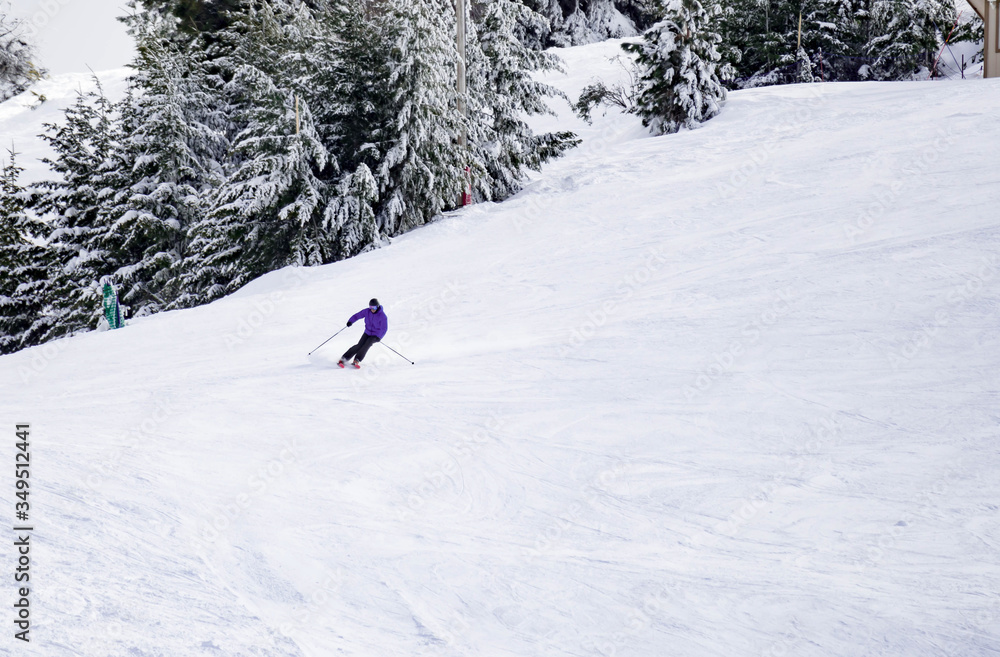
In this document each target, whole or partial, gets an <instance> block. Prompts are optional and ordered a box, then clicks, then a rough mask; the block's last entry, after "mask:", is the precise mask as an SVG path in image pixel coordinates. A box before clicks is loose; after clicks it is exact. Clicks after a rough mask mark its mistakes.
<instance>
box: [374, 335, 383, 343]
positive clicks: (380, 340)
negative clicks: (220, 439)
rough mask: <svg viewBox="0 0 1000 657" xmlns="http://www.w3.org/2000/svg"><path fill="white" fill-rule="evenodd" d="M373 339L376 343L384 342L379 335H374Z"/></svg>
mask: <svg viewBox="0 0 1000 657" xmlns="http://www.w3.org/2000/svg"><path fill="white" fill-rule="evenodd" d="M372 337H373V338H375V342H382V338H380V337H378V336H377V335H373V336H372Z"/></svg>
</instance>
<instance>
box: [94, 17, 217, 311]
mask: <svg viewBox="0 0 1000 657" xmlns="http://www.w3.org/2000/svg"><path fill="white" fill-rule="evenodd" d="M130 23H131V27H132V32H133V36H134V37H135V38H136V44H137V51H138V54H137V56H136V59H135V61H134V62H133V64H132V67H133V68H134V69H135V71H136V73H135V74H134V75H133V76H132V77H131V78H130V79H129V83H130V85H131V93H130V94H129V96H128V97H127V98H126V99H125V101H124V102H123V104H122V110H121V116H122V119H121V122H120V127H121V128H124V129H123V130H120V131H119V134H120V136H119V139H117V140H115V151H116V152H115V153H113V156H112V159H113V160H114V161H115V162H116V165H117V166H116V167H115V168H114V170H113V174H115V175H116V180H117V184H116V185H115V187H116V189H115V193H114V197H113V202H112V204H111V205H112V207H111V208H110V210H109V212H110V219H111V220H112V221H113V223H112V226H111V232H112V234H111V236H110V237H109V240H108V243H109V245H113V259H114V261H115V262H116V263H118V264H119V265H120V266H119V268H118V269H117V270H116V271H115V274H114V278H113V282H115V283H117V284H118V286H119V298H120V299H121V301H122V303H123V304H125V305H126V306H129V307H131V309H132V314H133V315H136V316H142V315H146V314H151V313H155V312H158V311H160V310H162V309H164V308H167V307H170V306H171V305H172V304H174V303H175V302H176V301H177V300H178V299H179V298H180V297H181V296H183V295H184V290H183V289H182V287H181V281H182V278H181V274H182V265H183V261H184V258H185V257H186V256H187V242H188V232H189V230H190V228H191V227H192V226H193V225H194V223H195V222H196V221H197V220H198V219H199V218H200V216H201V215H202V213H203V211H204V204H205V198H206V196H207V195H208V194H209V193H210V191H211V189H212V183H213V174H214V172H216V171H217V170H218V167H219V164H218V161H217V159H216V158H217V157H218V156H219V155H220V154H221V153H223V152H224V151H225V148H226V139H225V135H224V134H223V133H221V132H219V131H217V130H215V129H213V128H212V127H211V126H210V125H206V121H207V120H209V121H210V120H211V119H212V118H213V117H214V114H215V111H216V108H215V107H213V105H214V104H215V102H216V98H218V97H219V96H220V95H221V94H220V93H218V90H217V89H214V88H213V86H214V85H213V78H211V77H209V76H207V75H206V74H205V66H204V63H203V59H204V58H203V55H202V51H201V50H200V49H199V48H197V47H191V45H190V43H191V42H188V41H183V40H178V39H171V38H170V36H171V34H172V32H173V31H174V30H175V29H176V27H175V21H174V20H173V19H172V18H166V19H164V18H163V17H161V16H159V15H157V14H156V13H153V12H149V11H146V12H143V13H141V14H133V17H132V18H131V20H130ZM213 91H214V92H216V93H214V94H213V93H212V92H213Z"/></svg>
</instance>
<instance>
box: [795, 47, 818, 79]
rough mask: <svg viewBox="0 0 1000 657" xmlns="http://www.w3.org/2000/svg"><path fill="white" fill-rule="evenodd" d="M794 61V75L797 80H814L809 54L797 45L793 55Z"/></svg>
mask: <svg viewBox="0 0 1000 657" xmlns="http://www.w3.org/2000/svg"><path fill="white" fill-rule="evenodd" d="M795 63H796V65H797V68H798V72H797V73H796V77H797V79H798V81H799V82H805V83H810V82H815V78H813V66H812V61H811V60H810V59H809V54H808V53H807V52H806V49H805V48H802V47H799V50H798V52H797V53H796V55H795Z"/></svg>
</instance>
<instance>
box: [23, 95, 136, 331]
mask: <svg viewBox="0 0 1000 657" xmlns="http://www.w3.org/2000/svg"><path fill="white" fill-rule="evenodd" d="M95 84H96V90H95V91H90V92H87V93H81V94H79V95H78V97H77V100H76V102H75V103H74V104H73V105H72V106H70V107H69V108H67V109H66V110H65V119H66V121H65V123H64V124H62V125H58V124H45V134H43V135H42V138H43V139H44V140H46V141H47V142H48V143H49V145H50V146H51V148H52V150H53V151H55V159H53V160H50V159H46V160H44V162H46V163H47V164H48V165H49V168H50V169H51V170H52V171H53V173H55V174H56V180H53V181H49V182H44V183H40V184H39V185H38V186H36V187H35V188H33V189H32V193H33V194H35V195H36V196H37V203H36V206H37V211H38V212H39V214H45V215H48V216H49V226H50V229H51V230H50V233H49V235H48V236H47V243H48V249H49V252H50V255H51V259H50V261H49V262H50V271H49V273H48V279H49V285H48V286H47V288H46V293H47V299H46V301H47V304H46V312H45V313H44V314H43V315H42V316H41V317H40V318H39V320H38V323H37V325H36V326H35V327H34V328H33V329H32V335H34V336H37V340H38V341H39V342H44V341H47V340H50V339H52V338H56V337H59V336H62V335H69V334H72V333H74V332H77V331H82V330H89V329H93V328H95V327H96V326H97V321H98V319H99V318H100V316H101V303H100V290H99V285H98V284H99V281H100V279H101V278H102V277H104V276H108V275H111V274H113V273H114V272H115V270H116V269H117V265H116V264H115V262H114V260H113V258H112V255H111V253H110V251H109V249H108V246H107V238H108V236H109V231H110V224H109V222H108V217H107V207H106V205H107V199H108V195H109V193H110V192H109V191H108V190H107V189H106V187H105V182H106V170H105V165H106V162H107V159H108V157H109V154H110V153H111V151H112V145H113V143H112V123H111V122H112V112H113V107H112V104H111V102H110V101H108V99H107V97H106V96H105V95H104V92H103V89H102V88H101V85H100V81H99V80H97V79H96V77H95Z"/></svg>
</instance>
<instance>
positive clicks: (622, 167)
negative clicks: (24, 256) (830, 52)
mask: <svg viewBox="0 0 1000 657" xmlns="http://www.w3.org/2000/svg"><path fill="white" fill-rule="evenodd" d="M613 50H614V44H598V45H596V46H588V47H583V48H579V49H572V50H570V51H568V52H567V53H566V55H567V60H568V62H569V66H570V69H569V75H567V76H563V77H560V76H556V78H555V81H556V82H557V83H558V84H560V85H562V86H563V87H564V88H566V89H568V90H575V89H578V88H580V87H581V86H582V85H583V84H585V83H586V82H587V80H588V79H589V77H590V76H591V75H593V74H594V72H596V71H599V70H608V68H609V65H608V64H607V63H606V61H605V60H604V57H605V56H606V55H607V54H608V53H609V52H611V51H613ZM998 111H1000V84H998V81H993V80H988V81H976V82H964V83H946V82H942V83H905V84H874V83H868V84H835V85H810V86H796V87H781V88H769V89H758V90H753V91H745V92H740V93H737V94H734V95H732V97H731V100H730V102H729V104H728V105H727V107H726V109H725V111H724V112H723V114H722V115H721V116H720V117H718V118H717V119H714V120H713V121H711V122H710V123H708V124H707V125H706V126H705V127H704V128H703V129H700V130H697V131H692V132H684V133H681V134H678V135H674V136H670V137H663V138H655V139H654V138H640V135H641V129H640V128H639V127H638V126H637V125H636V123H635V121H634V119H632V118H630V117H621V116H617V115H614V114H609V115H608V116H607V117H602V118H599V119H597V120H596V121H595V123H594V125H593V126H590V127H587V126H582V124H580V123H579V122H577V121H576V120H575V119H570V118H567V117H565V116H564V117H563V118H562V119H561V120H560V122H559V125H563V126H568V125H571V126H573V127H575V128H579V129H580V130H581V132H582V134H584V136H585V137H586V142H585V143H584V145H583V146H582V147H581V148H580V149H579V150H578V151H576V152H574V153H572V154H570V155H569V156H568V157H566V158H564V159H563V160H560V161H558V162H555V163H553V164H551V165H550V166H548V167H547V168H546V169H545V171H544V172H543V174H541V175H539V176H537V177H536V178H535V179H533V181H532V183H531V185H530V186H529V187H528V188H527V189H526V190H525V191H524V192H523V193H521V194H520V195H518V196H517V197H516V198H514V199H512V200H510V201H508V202H506V203H502V204H495V205H489V204H486V205H480V206H476V207H473V208H471V209H468V210H466V211H463V212H460V213H457V214H455V215H453V216H449V217H447V218H443V219H442V220H441V221H439V222H437V223H435V224H432V225H430V226H428V227H426V228H423V229H421V230H418V231H415V232H413V233H410V234H408V235H406V236H404V237H402V238H400V239H397V240H395V241H394V243H393V244H392V245H391V246H389V247H387V248H384V249H382V250H379V251H377V252H373V253H369V254H365V255H363V256H361V257H358V258H355V259H353V260H350V261H347V262H343V263H338V264H335V265H331V266H327V267H320V268H314V269H305V270H284V271H280V272H275V273H273V274H271V275H268V276H265V277H263V278H262V279H259V280H258V281H256V282H254V283H252V284H250V285H248V286H247V287H246V288H245V289H244V290H242V291H241V292H240V293H238V294H236V295H234V296H232V297H230V298H227V299H224V300H221V301H219V302H217V303H214V304H212V305H210V306H207V307H202V308H197V309H193V310H189V311H183V312H173V313H166V314H163V315H158V316H154V317H151V318H145V319H142V320H138V321H135V322H134V323H132V324H131V325H130V326H128V327H126V328H125V329H124V330H121V331H116V332H110V333H92V334H88V335H84V336H80V337H77V338H73V339H68V340H61V341H58V342H55V343H52V344H50V345H47V346H44V347H41V348H36V349H31V350H27V351H25V352H22V353H20V354H15V355H13V356H8V357H4V358H2V359H0V400H2V401H0V418H2V421H0V427H7V429H6V430H7V431H8V443H7V444H8V446H7V447H6V448H5V450H6V452H5V453H6V454H7V456H8V458H9V459H13V450H14V447H13V444H12V443H13V442H14V440H13V435H12V434H13V425H14V423H15V422H26V421H27V422H30V423H32V427H33V431H34V434H33V435H34V438H33V441H34V442H33V466H32V467H33V471H32V485H33V487H34V488H33V489H32V490H33V495H34V498H33V503H34V506H33V514H34V515H33V521H34V524H35V527H36V534H35V539H34V540H35V541H36V546H35V552H34V553H33V557H34V558H35V559H36V560H37V561H36V562H35V563H36V568H37V570H36V571H34V574H33V577H34V579H33V580H32V582H33V584H34V587H35V588H34V593H33V596H34V600H33V604H35V605H36V606H35V608H34V609H35V611H34V613H35V616H34V618H35V621H36V625H35V626H34V629H33V635H32V636H33V639H34V642H33V643H32V644H31V646H29V647H25V646H21V645H18V646H17V648H16V649H15V648H11V647H10V646H11V645H12V644H13V640H12V638H11V637H10V635H9V634H8V635H7V637H6V638H5V639H3V641H2V642H0V646H2V648H0V651H6V650H9V651H11V654H13V653H14V652H15V651H16V653H17V654H33V655H44V656H45V657H58V656H61V655H84V656H87V657H91V656H93V657H97V656H101V657H104V656H109V655H110V656H119V655H121V656H124V655H143V656H147V655H172V656H173V655H220V656H222V655H225V656H230V655H275V656H277V655H282V656H285V655H288V656H293V655H310V656H313V655H315V656H320V655H336V654H345V655H366V656H368V655H371V656H384V655H399V656H403V655H406V656H412V655H485V656H494V655H495V656H515V655H516V656H523V655H636V656H640V655H641V656H648V655H671V656H673V657H688V656H690V657H706V656H711V655H718V656H720V657H722V656H725V657H732V656H733V655H817V656H818V655H823V656H831V657H833V656H838V657H839V656H842V655H907V656H910V657H921V656H932V655H933V656H939V655H996V654H998V653H1000V633H998V629H997V628H998V627H1000V598H998V591H1000V568H998V560H997V549H998V543H1000V527H998V513H1000V511H998V506H997V499H998V498H1000V483H998V477H997V476H996V472H997V469H998V466H1000V456H998V452H997V446H996V435H997V424H998V421H1000V412H998V411H997V401H996V400H997V391H998V388H1000V385H998V383H1000V381H998V379H1000V377H998V374H997V372H998V367H1000V350H998V346H1000V331H998V323H997V316H998V311H1000V291H998V283H1000V277H998V276H997V273H998V272H997V270H998V268H1000V262H998V260H997V257H998V256H997V253H998V250H1000V249H998V247H1000V225H998V213H997V208H998V207H1000V184H998V183H1000V179H998V176H1000V174H998V173H997V171H998V170H1000V169H998V164H1000V154H998V151H997V149H996V144H998V143H1000V126H998V125H997V123H996V121H990V120H989V117H995V116H996V115H997V113H998ZM371 296H378V297H379V298H380V299H381V300H382V301H383V302H384V304H385V305H386V308H387V312H388V315H389V318H390V332H389V334H388V336H387V337H386V344H388V345H390V346H392V347H394V348H396V349H397V350H399V351H401V352H402V353H403V354H405V355H406V356H408V357H410V358H411V359H413V360H415V361H416V365H409V364H408V363H406V362H405V361H403V360H402V359H400V358H398V357H397V356H395V355H394V354H392V353H391V352H389V351H387V350H386V349H384V348H383V347H381V346H376V347H375V348H374V350H373V351H372V352H371V354H370V356H369V358H368V360H367V361H366V362H365V367H364V369H362V370H361V371H342V370H340V369H338V368H336V366H335V365H334V363H335V361H336V359H337V356H338V355H339V354H340V353H341V352H342V351H343V350H344V349H345V348H346V347H347V346H348V345H349V344H351V343H352V341H354V340H356V339H357V337H358V336H359V335H360V329H359V327H357V326H355V327H354V328H352V329H348V330H347V331H345V332H344V333H343V334H341V335H340V336H338V337H337V338H336V339H334V340H333V341H332V342H331V343H330V344H329V345H327V346H326V347H324V348H323V349H321V350H320V351H318V352H317V353H316V354H315V355H314V356H312V357H308V358H307V357H306V353H307V352H309V351H310V350H311V349H313V348H314V347H316V346H317V345H318V344H319V343H320V342H322V341H323V340H324V339H326V338H327V337H329V336H330V335H331V334H332V333H333V332H335V331H337V330H339V328H340V327H341V326H343V324H344V322H345V321H346V319H347V317H348V316H349V315H350V314H351V313H353V312H355V311H357V310H358V309H360V308H362V307H363V306H364V305H365V303H366V302H367V300H368V299H369V297H371ZM4 481H6V482H7V483H6V484H4V485H3V486H0V506H2V507H3V508H5V509H13V506H12V505H13V502H14V499H13V485H12V483H11V479H10V478H7V479H5V480H4ZM5 513H9V512H5ZM8 517H9V516H8ZM5 544H6V545H7V546H8V547H6V548H5V549H4V550H3V552H2V556H0V559H2V560H3V563H4V564H11V563H12V562H13V554H12V552H11V550H12V548H11V547H10V541H7V542H6V543H5ZM5 567H9V566H5ZM4 595H5V596H7V597H6V598H4V599H5V600H7V601H8V602H7V603H6V604H7V608H8V609H10V604H12V602H10V599H11V596H12V595H13V590H12V586H11V585H10V584H8V586H7V588H5V589H4Z"/></svg>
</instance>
